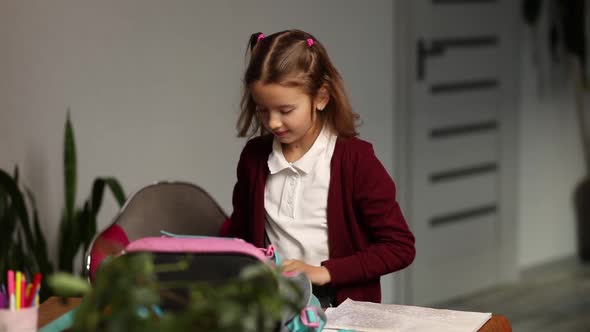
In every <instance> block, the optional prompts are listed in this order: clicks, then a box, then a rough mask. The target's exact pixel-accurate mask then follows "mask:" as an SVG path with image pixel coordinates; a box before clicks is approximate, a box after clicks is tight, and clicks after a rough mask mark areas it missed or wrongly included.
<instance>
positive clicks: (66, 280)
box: [48, 272, 91, 297]
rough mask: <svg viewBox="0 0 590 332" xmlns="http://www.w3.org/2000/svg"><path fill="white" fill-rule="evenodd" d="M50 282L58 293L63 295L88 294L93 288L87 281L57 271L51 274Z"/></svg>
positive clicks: (50, 285)
mask: <svg viewBox="0 0 590 332" xmlns="http://www.w3.org/2000/svg"><path fill="white" fill-rule="evenodd" d="M48 284H49V287H51V288H52V289H53V290H54V291H55V292H56V294H57V295H59V296H63V297H68V296H79V295H81V294H87V293H88V292H90V290H91V287H90V284H88V282H87V281H85V280H83V279H82V278H79V277H75V276H73V275H71V274H69V273H64V272H57V273H55V274H52V275H51V276H49V280H48Z"/></svg>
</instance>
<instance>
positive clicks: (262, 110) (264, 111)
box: [256, 107, 267, 113]
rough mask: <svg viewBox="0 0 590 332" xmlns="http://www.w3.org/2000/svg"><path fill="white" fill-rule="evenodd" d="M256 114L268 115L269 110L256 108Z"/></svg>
mask: <svg viewBox="0 0 590 332" xmlns="http://www.w3.org/2000/svg"><path fill="white" fill-rule="evenodd" d="M256 112H258V113H266V112H267V109H266V108H258V107H257V108H256Z"/></svg>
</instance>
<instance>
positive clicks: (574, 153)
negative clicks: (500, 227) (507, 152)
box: [518, 22, 584, 268]
mask: <svg viewBox="0 0 590 332" xmlns="http://www.w3.org/2000/svg"><path fill="white" fill-rule="evenodd" d="M541 24H545V23H543V22H542V23H541ZM522 36H523V38H522V39H523V40H522V42H523V43H522V52H521V55H522V58H521V74H520V77H521V106H520V142H519V143H520V165H519V167H520V169H519V214H518V219H519V227H520V229H519V233H518V265H519V266H520V267H521V268H526V267H530V266H533V265H537V264H541V263H544V262H547V261H550V260H553V259H557V258H561V257H564V256H570V255H574V254H575V251H576V233H575V231H576V228H575V216H574V210H573V202H572V194H573V191H574V187H575V185H576V184H577V182H578V181H580V180H581V179H582V177H583V175H584V160H583V155H582V146H581V140H580V137H579V128H578V122H577V118H576V109H575V107H576V105H575V100H574V92H573V84H572V81H571V79H568V75H567V70H568V68H567V67H566V66H564V65H561V66H556V65H552V64H551V62H550V61H549V59H548V53H547V49H546V47H547V45H546V41H545V40H544V35H541V36H542V38H541V39H536V38H535V37H534V35H533V33H532V31H531V30H530V29H528V28H526V27H523V33H522Z"/></svg>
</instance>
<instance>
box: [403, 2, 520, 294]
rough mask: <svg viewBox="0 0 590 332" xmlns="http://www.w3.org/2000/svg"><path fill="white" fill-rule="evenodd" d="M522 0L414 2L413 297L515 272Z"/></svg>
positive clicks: (410, 119)
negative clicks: (517, 46)
mask: <svg viewBox="0 0 590 332" xmlns="http://www.w3.org/2000/svg"><path fill="white" fill-rule="evenodd" d="M516 3H517V2H515V1H512V0H505V1H493V0H488V1H484V0H479V1H478V0H472V1H460V0H446V1H445V0H415V1H412V4H411V5H410V8H411V11H412V18H413V20H412V23H411V24H412V27H413V28H412V31H411V35H412V36H413V38H412V44H413V45H412V46H413V47H412V53H413V57H412V58H413V61H414V64H413V65H414V67H413V69H414V70H413V71H412V74H413V75H412V76H413V77H412V78H411V85H412V89H410V91H409V93H410V94H411V100H410V101H409V105H410V111H409V113H408V115H407V117H406V120H407V121H406V122H405V124H406V126H407V128H406V130H407V134H408V140H409V141H408V147H409V148H408V149H407V150H406V154H405V156H406V157H407V165H408V170H407V172H406V174H407V175H408V181H407V182H406V185H407V186H408V187H409V188H407V190H408V191H407V193H408V195H407V197H408V201H407V205H406V207H408V211H406V212H407V213H406V214H407V215H408V219H409V220H410V224H411V226H412V229H413V231H414V232H415V235H416V238H417V244H416V249H417V256H416V260H415V262H414V263H413V265H412V267H411V269H410V272H409V278H408V283H409V294H408V296H409V299H410V302H412V303H416V304H428V303H434V302H437V301H441V300H445V299H449V298H452V297H456V296H459V295H462V294H465V293H470V292H473V291H475V290H478V289H482V288H485V287H489V286H492V285H495V284H498V283H500V282H502V281H504V280H507V279H508V278H510V277H511V276H513V275H514V274H515V269H516V266H515V264H514V263H515V258H514V257H515V253H514V248H515V245H514V241H515V237H514V236H513V234H514V231H515V227H514V225H515V223H514V216H515V213H514V206H515V205H514V199H515V186H514V183H515V172H516V171H515V167H514V166H515V160H516V148H515V146H516V145H515V143H516V142H515V140H516V131H515V129H516V125H515V122H516V118H517V116H516V113H517V103H516V93H515V90H516V89H515V87H516V84H515V82H516V81H517V79H518V75H517V74H516V70H515V68H518V67H517V63H518V57H517V55H518V52H516V51H515V48H514V46H515V41H516V40H517V39H516V38H517V37H516V32H517V28H516V27H517V24H516V18H517V13H516V12H517V11H518V6H517V4H516ZM503 270H504V271H503Z"/></svg>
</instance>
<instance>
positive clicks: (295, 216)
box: [264, 127, 337, 266]
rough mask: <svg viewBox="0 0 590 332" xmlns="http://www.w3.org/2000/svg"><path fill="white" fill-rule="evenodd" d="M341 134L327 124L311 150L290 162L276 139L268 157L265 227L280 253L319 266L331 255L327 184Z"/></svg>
mask: <svg viewBox="0 0 590 332" xmlns="http://www.w3.org/2000/svg"><path fill="white" fill-rule="evenodd" d="M336 138H337V136H336V135H335V134H333V133H332V132H331V131H330V130H329V129H328V128H327V127H324V128H323V129H322V131H321V132H320V134H319V135H318V137H317V138H316V140H315V142H314V143H313V145H312V146H311V148H310V149H309V150H308V151H307V152H306V153H305V154H304V155H303V156H302V157H301V158H300V159H298V160H297V161H295V162H293V163H289V162H288V161H287V160H286V159H285V156H284V155H283V149H282V147H281V143H280V142H279V140H278V139H276V138H275V139H274V141H273V151H272V152H271V154H270V155H269V156H268V169H269V171H270V174H269V176H268V178H267V180H266V187H265V189H264V209H265V211H266V224H265V230H266V234H267V235H268V238H269V240H270V242H271V243H272V244H273V245H274V247H275V248H276V250H277V252H278V253H279V255H280V257H281V258H282V259H283V260H285V259H298V260H301V261H303V262H305V263H306V264H310V265H315V266H319V265H320V263H321V262H322V261H325V260H327V259H328V254H329V253H328V224H327V218H326V210H327V206H328V188H329V186H330V161H331V160H332V155H333V154H334V147H335V146H336Z"/></svg>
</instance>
